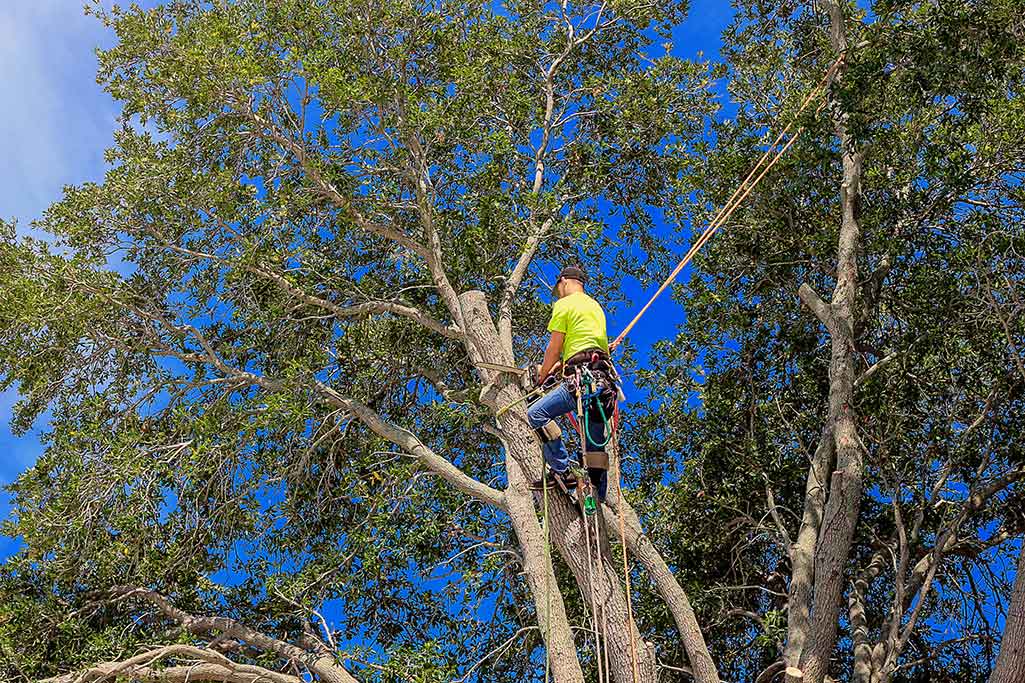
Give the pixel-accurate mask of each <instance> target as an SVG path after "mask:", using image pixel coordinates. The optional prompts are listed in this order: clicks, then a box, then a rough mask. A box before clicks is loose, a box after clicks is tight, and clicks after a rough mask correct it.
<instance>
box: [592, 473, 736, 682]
mask: <svg viewBox="0 0 1025 683" xmlns="http://www.w3.org/2000/svg"><path fill="white" fill-rule="evenodd" d="M610 476H611V475H610ZM619 491H620V488H619V486H618V483H617V484H615V485H614V484H613V483H612V482H611V481H610V482H609V500H610V501H614V502H615V505H616V508H615V509H613V508H610V507H609V506H605V507H604V508H603V510H602V511H603V513H604V516H605V526H606V528H608V529H609V533H610V534H612V533H616V534H617V535H618V533H619V532H618V529H619V519H618V517H617V514H618V513H619V506H620V505H622V506H623V507H622V509H623V515H624V527H625V531H626V543H627V548H628V549H629V550H630V551H631V552H633V554H634V556H635V557H636V558H637V559H638V561H640V563H641V565H642V566H643V567H644V569H645V571H646V572H647V573H648V576H650V577H651V579H652V581H654V582H655V588H656V589H657V590H658V593H659V595H661V596H662V599H663V600H665V601H666V604H667V605H668V606H669V611H670V613H671V614H672V615H673V620H674V621H675V622H676V628H677V630H678V631H679V633H680V639H681V640H682V641H683V647H684V650H686V652H687V659H688V661H689V662H690V666H691V669H692V670H693V675H694V680H695V681H697V683H719V672H718V671H717V670H716V667H715V662H714V661H713V660H712V655H711V654H709V652H708V645H707V644H706V643H705V638H704V636H703V635H702V634H701V627H700V626H699V625H698V620H697V617H696V616H695V614H694V609H693V608H692V607H691V605H690V600H689V599H688V598H687V593H686V591H684V590H683V587H682V586H681V585H680V583H679V582H678V581H677V580H676V577H675V576H673V573H672V572H671V571H670V570H669V566H668V565H667V564H666V561H665V560H664V559H663V558H662V554H661V553H659V551H658V549H657V548H655V546H654V544H652V542H651V540H650V539H649V538H648V537H647V536H646V535H645V534H644V530H643V529H642V528H641V523H640V519H639V518H638V516H637V512H636V511H635V510H634V509H633V507H632V506H631V505H630V503H628V502H627V501H626V499H625V498H622V497H621V496H620V495H619ZM613 530H615V531H613ZM626 550H627V549H626V548H624V550H623V552H626Z"/></svg>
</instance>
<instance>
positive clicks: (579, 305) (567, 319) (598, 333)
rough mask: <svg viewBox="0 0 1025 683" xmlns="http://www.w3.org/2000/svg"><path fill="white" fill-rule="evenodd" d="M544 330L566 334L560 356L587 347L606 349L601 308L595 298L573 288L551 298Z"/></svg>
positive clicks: (603, 318) (603, 317)
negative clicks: (550, 306)
mask: <svg viewBox="0 0 1025 683" xmlns="http://www.w3.org/2000/svg"><path fill="white" fill-rule="evenodd" d="M548 331H549V332H562V333H563V334H565V335H566V341H565V342H564V343H563V345H562V360H566V359H567V358H569V357H570V356H573V355H575V354H577V353H580V352H581V351H586V350H587V349H601V350H602V351H604V352H605V353H608V352H609V338H608V334H607V333H606V331H605V311H603V310H601V306H600V305H599V304H598V302H597V301H595V300H594V299H592V298H591V297H589V296H587V295H586V294H584V293H583V292H574V293H573V294H570V295H569V296H564V297H562V298H561V299H559V300H558V301H556V302H555V304H554V305H553V306H552V319H551V321H549V323H548Z"/></svg>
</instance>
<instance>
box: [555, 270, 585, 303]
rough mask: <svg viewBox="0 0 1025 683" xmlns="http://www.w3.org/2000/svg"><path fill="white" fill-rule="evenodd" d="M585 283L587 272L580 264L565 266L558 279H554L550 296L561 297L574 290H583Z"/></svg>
mask: <svg viewBox="0 0 1025 683" xmlns="http://www.w3.org/2000/svg"><path fill="white" fill-rule="evenodd" d="M586 284H587V272H586V271H585V270H584V269H583V268H581V267H580V266H566V267H565V268H563V269H562V272H560V273H559V279H557V280H556V281H555V287H553V288H552V296H554V297H555V298H557V299H561V298H562V297H564V296H569V295H570V294H574V293H575V292H582V291H584V285H586Z"/></svg>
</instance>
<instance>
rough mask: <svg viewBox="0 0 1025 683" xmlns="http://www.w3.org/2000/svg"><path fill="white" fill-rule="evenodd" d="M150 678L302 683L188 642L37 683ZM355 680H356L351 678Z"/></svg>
mask: <svg viewBox="0 0 1025 683" xmlns="http://www.w3.org/2000/svg"><path fill="white" fill-rule="evenodd" d="M172 658H173V659H177V660H183V659H184V660H191V661H192V662H194V663H192V664H179V665H177V666H168V667H162V668H155V667H154V665H156V664H158V663H160V662H161V661H162V660H167V659H172ZM125 678H127V679H129V680H138V681H152V683H162V682H164V681H167V682H168V683H188V682H189V681H218V682H220V683H303V679H301V678H299V677H297V676H290V675H288V674H283V673H280V672H277V671H271V670H270V669H265V668H263V667H260V666H253V665H249V664H239V663H236V662H233V661H232V660H230V659H228V658H227V657H225V656H224V655H222V654H220V653H218V652H214V651H213V650H208V649H205V648H199V647H194V646H191V645H168V646H165V647H159V648H155V649H153V650H148V651H146V652H143V653H142V654H139V655H135V656H134V657H130V658H129V659H125V660H123V661H117V662H104V663H102V664H96V665H94V666H91V667H89V668H88V669H85V670H84V671H77V672H72V673H68V674H63V675H61V676H55V677H53V678H47V679H44V680H43V681H41V682H40V683H100V682H101V681H113V680H118V679H125ZM350 681H351V682H352V683H358V682H357V681H356V679H350Z"/></svg>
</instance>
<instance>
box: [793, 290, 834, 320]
mask: <svg viewBox="0 0 1025 683" xmlns="http://www.w3.org/2000/svg"><path fill="white" fill-rule="evenodd" d="M797 296H799V297H800V298H801V301H802V302H803V303H804V305H805V306H807V307H808V310H810V311H811V312H812V313H813V314H814V315H815V317H816V318H818V319H819V322H821V323H822V324H823V325H825V326H826V329H827V330H831V329H832V328H833V313H832V310H831V308H830V306H829V304H827V303H826V302H825V301H823V300H822V297H820V296H819V295H818V294H816V293H815V290H814V289H812V288H811V286H810V285H809V284H808V283H804V284H802V285H801V286H800V287H799V288H798V289H797Z"/></svg>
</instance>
